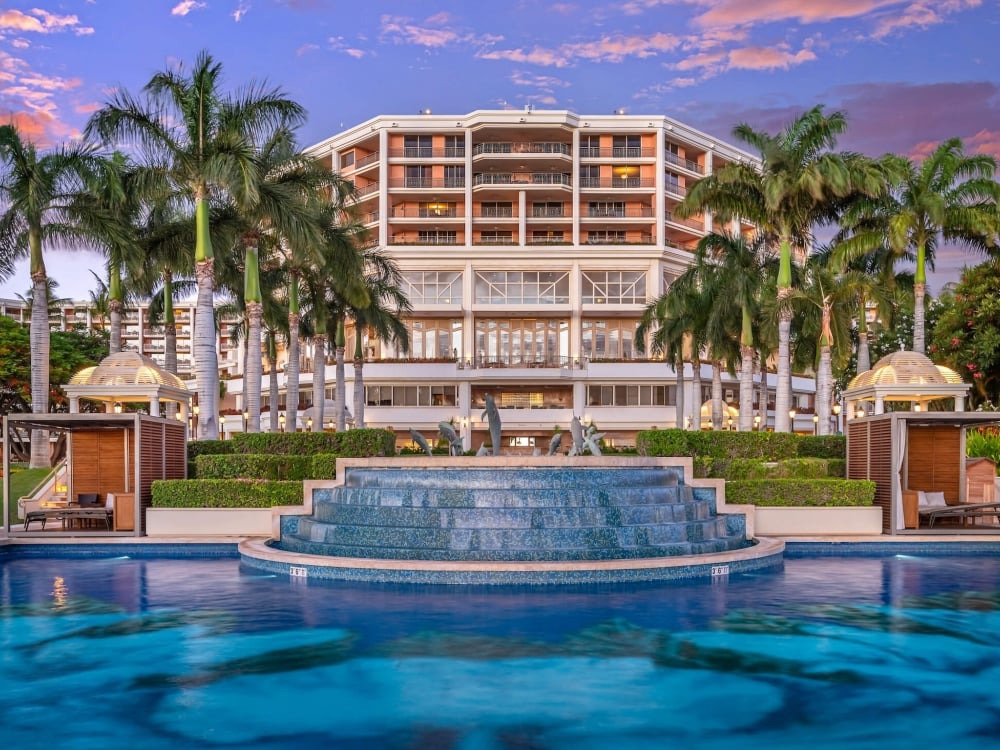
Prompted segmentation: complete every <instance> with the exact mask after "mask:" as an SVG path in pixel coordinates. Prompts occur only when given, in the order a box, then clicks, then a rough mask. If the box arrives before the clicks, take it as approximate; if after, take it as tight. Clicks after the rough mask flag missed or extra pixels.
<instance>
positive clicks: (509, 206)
mask: <svg viewBox="0 0 1000 750" xmlns="http://www.w3.org/2000/svg"><path fill="white" fill-rule="evenodd" d="M479 210H480V216H483V217H485V218H488V219H510V218H512V217H513V216H514V204H513V203H511V202H509V201H507V202H503V203H500V202H487V203H483V204H481V205H480V208H479Z"/></svg>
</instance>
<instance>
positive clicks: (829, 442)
mask: <svg viewBox="0 0 1000 750" xmlns="http://www.w3.org/2000/svg"><path fill="white" fill-rule="evenodd" d="M796 455H798V456H799V458H846V456H847V436H846V435H799V440H798V446H797V454H796Z"/></svg>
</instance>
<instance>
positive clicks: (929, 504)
mask: <svg viewBox="0 0 1000 750" xmlns="http://www.w3.org/2000/svg"><path fill="white" fill-rule="evenodd" d="M990 499H991V500H992V497H991V498H990ZM917 513H918V514H919V516H920V518H926V519H927V525H928V527H930V526H933V525H934V522H935V521H937V520H939V519H942V518H954V519H956V520H957V521H959V523H961V524H962V526H965V525H967V523H969V522H971V523H972V524H973V525H974V524H975V522H976V520H977V519H979V518H989V517H993V518H1000V503H995V502H987V503H957V504H955V505H949V504H948V503H947V502H946V501H945V499H944V493H943V492H923V491H921V492H918V493H917Z"/></svg>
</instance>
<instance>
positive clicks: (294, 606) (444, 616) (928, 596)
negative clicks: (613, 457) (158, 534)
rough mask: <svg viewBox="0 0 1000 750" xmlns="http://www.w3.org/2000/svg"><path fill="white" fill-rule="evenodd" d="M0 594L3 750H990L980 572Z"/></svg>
mask: <svg viewBox="0 0 1000 750" xmlns="http://www.w3.org/2000/svg"><path fill="white" fill-rule="evenodd" d="M0 579H2V584H3V585H2V586H0V592H2V594H0V654H3V659H4V662H3V669H2V670H0V690H2V691H3V694H4V695H5V696H8V700H7V702H6V704H5V707H0V721H2V722H3V726H4V734H5V736H8V737H9V742H10V744H11V746H12V747H13V746H15V745H20V746H22V747H36V746H38V744H39V737H40V735H39V733H38V727H39V723H38V717H39V715H46V716H58V717H60V720H59V721H57V722H45V724H44V726H45V744H47V745H51V746H56V747H79V748H86V747H102V748H114V747H123V748H125V747H136V746H141V747H143V748H153V749H154V750H157V749H158V748H168V747H169V748H174V749H175V748H177V747H185V748H188V747H191V748H200V747H213V748H218V747H236V746H240V747H250V748H255V747H259V748H285V747H295V748H308V747H317V746H324V747H325V746H331V747H358V748H361V747H389V748H467V747H484V748H553V749H559V748H581V747H582V748H588V747H594V748H598V747H600V748H609V747H628V748H633V747H637V748H642V747H650V748H653V747H656V748H663V747H699V748H715V747H719V748H722V747H723V746H725V747H726V748H727V750H729V749H731V748H732V746H733V745H734V744H736V743H738V745H739V746H740V747H743V748H754V747H769V748H773V747H802V746H806V745H808V746H810V747H811V748H827V747H828V748H841V747H844V746H847V745H850V746H851V747H852V748H854V747H858V748H867V747H872V748H879V750H885V749H886V748H894V747H909V746H911V745H912V738H913V737H917V736H919V737H920V738H921V740H922V744H929V743H942V744H945V745H947V746H949V747H981V746H987V745H989V744H991V740H992V741H993V742H994V743H995V741H996V739H997V738H998V735H997V732H998V730H997V723H996V718H995V717H996V712H997V710H998V709H1000V703H998V699H997V691H996V689H995V685H996V684H1000V559H998V558H991V557H982V556H980V557H954V558H920V557H893V558H846V559H836V558H822V559H791V560H787V561H786V563H785V566H784V569H783V570H779V571H768V572H762V573H754V574H747V575H744V576H733V577H731V578H730V579H728V580H725V581H718V580H716V581H713V582H711V583H709V582H695V581H682V582H676V583H657V584H643V585H634V586H605V585H602V586H590V587H588V586H572V587H565V588H562V587H559V588H553V587H518V588H490V587H473V588H462V587H433V586H397V585H388V584H347V583H334V582H312V581H309V582H294V583H293V582H290V581H289V580H288V579H286V578H282V577H275V576H271V575H263V574H261V575H258V574H257V573H256V572H255V571H243V570H241V569H240V566H239V563H238V561H236V560H204V561H197V560H144V561H137V560H128V559H117V560H98V561H89V560H53V559H31V560H27V559H22V560H10V561H7V562H4V563H3V564H0ZM53 582H55V583H53ZM92 696H100V701H99V703H100V706H101V711H94V710H93V706H94V702H93V700H92V699H91V697H92ZM926 706H934V711H933V712H930V713H928V712H927V711H926V710H924V708H925V707H926ZM875 707H877V711H875V710H874V708H875ZM942 711H943V712H946V713H945V714H942V713H941V712H942ZM941 715H947V716H948V717H949V719H948V721H940V720H938V718H939V717H940V716H941ZM818 728H822V731H818Z"/></svg>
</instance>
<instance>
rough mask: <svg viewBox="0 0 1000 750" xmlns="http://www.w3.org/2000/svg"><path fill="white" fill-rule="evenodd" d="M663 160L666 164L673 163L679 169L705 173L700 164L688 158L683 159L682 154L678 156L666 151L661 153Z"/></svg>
mask: <svg viewBox="0 0 1000 750" xmlns="http://www.w3.org/2000/svg"><path fill="white" fill-rule="evenodd" d="M663 160H664V161H665V162H667V164H673V165H674V166H675V167H680V168H681V169H684V170H687V171H688V172H691V173H693V174H697V175H703V174H705V168H704V167H703V166H701V164H699V163H698V162H696V161H691V160H690V159H685V158H684V157H682V156H678V155H677V154H675V153H673V152H671V151H667V152H666V153H665V154H664V155H663Z"/></svg>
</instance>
